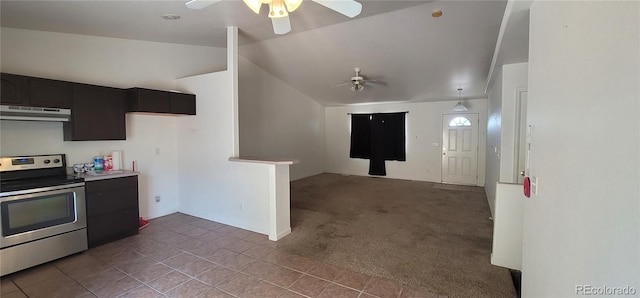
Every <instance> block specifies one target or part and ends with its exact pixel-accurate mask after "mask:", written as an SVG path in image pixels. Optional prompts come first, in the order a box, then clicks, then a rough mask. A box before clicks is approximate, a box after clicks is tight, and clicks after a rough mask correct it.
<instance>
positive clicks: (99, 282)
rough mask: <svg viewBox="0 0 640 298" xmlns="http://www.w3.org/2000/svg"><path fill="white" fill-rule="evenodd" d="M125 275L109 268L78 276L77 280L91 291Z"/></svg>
mask: <svg viewBox="0 0 640 298" xmlns="http://www.w3.org/2000/svg"><path fill="white" fill-rule="evenodd" d="M126 276H127V275H126V274H124V273H122V272H120V271H119V270H116V269H113V268H112V269H109V270H106V271H102V272H99V273H96V274H92V275H88V276H83V277H81V278H78V282H79V283H80V284H81V285H82V286H84V287H85V288H87V289H89V290H91V291H93V290H95V289H98V288H101V287H103V286H104V285H105V284H108V283H111V282H115V281H118V280H120V279H122V278H124V277H126Z"/></svg>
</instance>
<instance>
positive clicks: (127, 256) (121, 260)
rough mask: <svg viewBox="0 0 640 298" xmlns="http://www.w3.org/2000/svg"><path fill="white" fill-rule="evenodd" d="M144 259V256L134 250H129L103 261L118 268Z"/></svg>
mask: <svg viewBox="0 0 640 298" xmlns="http://www.w3.org/2000/svg"><path fill="white" fill-rule="evenodd" d="M142 257H143V255H141V254H139V253H137V252H135V251H133V250H129V249H127V250H126V251H123V252H121V253H119V254H117V255H114V256H111V257H105V258H104V259H103V260H101V261H104V262H105V263H107V264H109V265H111V266H113V267H118V266H122V265H125V264H129V263H131V262H133V261H135V260H138V259H141V258H142Z"/></svg>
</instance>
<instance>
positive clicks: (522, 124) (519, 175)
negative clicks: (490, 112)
mask: <svg viewBox="0 0 640 298" xmlns="http://www.w3.org/2000/svg"><path fill="white" fill-rule="evenodd" d="M527 95H528V92H527V88H525V87H519V88H517V89H516V115H515V116H516V119H515V126H516V127H515V129H514V132H515V136H514V138H513V139H514V141H515V146H514V155H513V156H514V163H513V164H514V166H515V169H514V171H513V173H514V176H515V177H514V182H516V183H518V184H522V180H523V179H524V173H525V171H526V170H527V168H528V165H527V154H528V153H527V149H528V148H527Z"/></svg>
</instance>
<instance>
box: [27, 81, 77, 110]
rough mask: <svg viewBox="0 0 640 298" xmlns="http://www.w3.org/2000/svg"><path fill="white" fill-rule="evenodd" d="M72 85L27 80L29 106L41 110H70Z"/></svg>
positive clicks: (60, 82)
mask: <svg viewBox="0 0 640 298" xmlns="http://www.w3.org/2000/svg"><path fill="white" fill-rule="evenodd" d="M71 93H72V83H71V82H64V81H58V80H49V79H41V78H29V98H30V102H29V105H30V106H33V107H43V108H65V109H69V108H71V96H72V95H71Z"/></svg>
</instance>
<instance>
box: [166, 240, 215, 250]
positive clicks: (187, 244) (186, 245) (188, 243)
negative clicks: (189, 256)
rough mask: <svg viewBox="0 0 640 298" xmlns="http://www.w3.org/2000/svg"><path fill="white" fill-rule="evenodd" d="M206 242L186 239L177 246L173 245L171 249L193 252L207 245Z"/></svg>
mask: <svg viewBox="0 0 640 298" xmlns="http://www.w3.org/2000/svg"><path fill="white" fill-rule="evenodd" d="M207 244H208V243H207V242H204V241H201V240H198V239H188V240H185V241H183V242H180V243H177V244H173V247H175V248H177V249H180V250H184V251H189V252H191V251H194V250H197V249H199V248H201V247H203V246H205V245H207Z"/></svg>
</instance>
